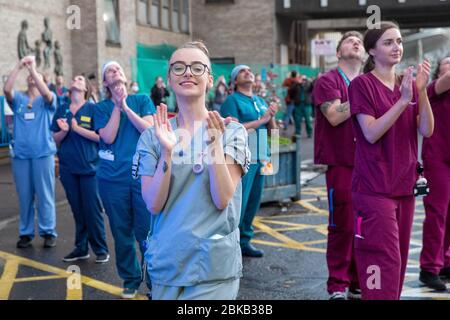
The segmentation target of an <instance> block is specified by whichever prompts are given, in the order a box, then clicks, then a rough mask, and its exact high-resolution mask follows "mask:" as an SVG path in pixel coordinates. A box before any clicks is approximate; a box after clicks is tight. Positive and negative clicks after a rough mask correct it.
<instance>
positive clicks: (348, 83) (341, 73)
mask: <svg viewBox="0 0 450 320" xmlns="http://www.w3.org/2000/svg"><path fill="white" fill-rule="evenodd" d="M338 72H339V74H340V75H341V77H342V79H344V82H345V84H346V85H347V87H348V86H349V85H350V79H349V78H348V77H347V75H346V74H345V73H344V71H342V69H341V68H339V67H338Z"/></svg>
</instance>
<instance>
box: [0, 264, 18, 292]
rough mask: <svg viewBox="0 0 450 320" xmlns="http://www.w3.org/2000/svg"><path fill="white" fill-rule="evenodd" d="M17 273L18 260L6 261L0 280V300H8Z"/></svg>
mask: <svg viewBox="0 0 450 320" xmlns="http://www.w3.org/2000/svg"><path fill="white" fill-rule="evenodd" d="M18 271H19V261H18V260H16V259H10V260H8V261H6V264H5V267H4V268H3V275H2V277H1V278H0V300H8V297H9V294H10V292H11V289H12V287H13V285H14V279H15V278H16V275H17V272H18Z"/></svg>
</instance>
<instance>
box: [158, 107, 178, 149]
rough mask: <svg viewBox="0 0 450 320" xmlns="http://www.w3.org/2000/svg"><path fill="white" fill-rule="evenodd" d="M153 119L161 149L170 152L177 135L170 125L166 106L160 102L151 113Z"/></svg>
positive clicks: (175, 142)
mask: <svg viewBox="0 0 450 320" xmlns="http://www.w3.org/2000/svg"><path fill="white" fill-rule="evenodd" d="M153 118H154V121H155V134H156V138H157V139H158V141H159V143H160V144H161V149H162V151H165V152H169V153H171V152H172V150H173V148H174V147H175V145H176V144H177V137H176V135H175V132H174V131H173V129H172V125H171V124H170V121H169V119H168V117H167V106H166V105H165V104H164V103H161V104H160V105H159V106H158V107H157V110H156V115H153Z"/></svg>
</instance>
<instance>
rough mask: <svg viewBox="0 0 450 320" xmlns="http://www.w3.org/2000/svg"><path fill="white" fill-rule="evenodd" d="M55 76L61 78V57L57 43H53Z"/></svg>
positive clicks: (62, 73) (62, 72) (59, 46)
mask: <svg viewBox="0 0 450 320" xmlns="http://www.w3.org/2000/svg"><path fill="white" fill-rule="evenodd" d="M54 55H55V74H56V76H63V75H64V71H63V57H62V53H61V45H60V44H59V41H55V52H54Z"/></svg>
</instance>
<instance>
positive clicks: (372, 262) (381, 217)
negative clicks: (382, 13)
mask: <svg viewBox="0 0 450 320" xmlns="http://www.w3.org/2000/svg"><path fill="white" fill-rule="evenodd" d="M378 27H379V28H376V29H371V30H368V31H367V32H366V34H365V36H364V48H365V49H366V52H367V53H368V54H369V59H368V61H367V63H366V66H365V68H364V74H363V75H361V76H359V77H357V78H356V79H354V80H353V81H352V82H351V84H350V87H349V100H350V109H351V113H352V118H353V124H354V128H355V135H356V153H355V168H354V171H353V178H352V199H353V205H354V209H355V214H356V238H355V252H356V264H357V269H358V276H359V282H360V285H361V291H362V298H363V299H384V300H396V299H399V298H400V294H401V290H402V286H403V280H404V276H405V271H406V265H407V260H408V249H409V241H410V235H411V228H412V221H413V214H414V207H415V199H414V195H413V188H414V185H415V183H416V180H417V178H418V175H417V152H418V144H417V130H419V132H420V133H421V134H422V135H423V136H425V137H430V136H431V135H432V133H433V128H434V119H433V113H432V111H431V107H430V103H429V101H428V95H427V90H426V86H427V82H428V80H429V74H430V64H429V63H428V61H424V62H423V63H421V64H419V65H417V76H416V79H415V80H414V76H413V68H412V67H410V68H408V69H407V70H405V72H404V75H403V78H400V77H398V76H397V75H396V73H395V66H396V65H397V64H398V63H400V61H401V59H402V56H403V46H402V36H401V34H400V30H399V28H398V26H397V25H396V24H394V23H391V22H381V23H380V25H379V26H378Z"/></svg>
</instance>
